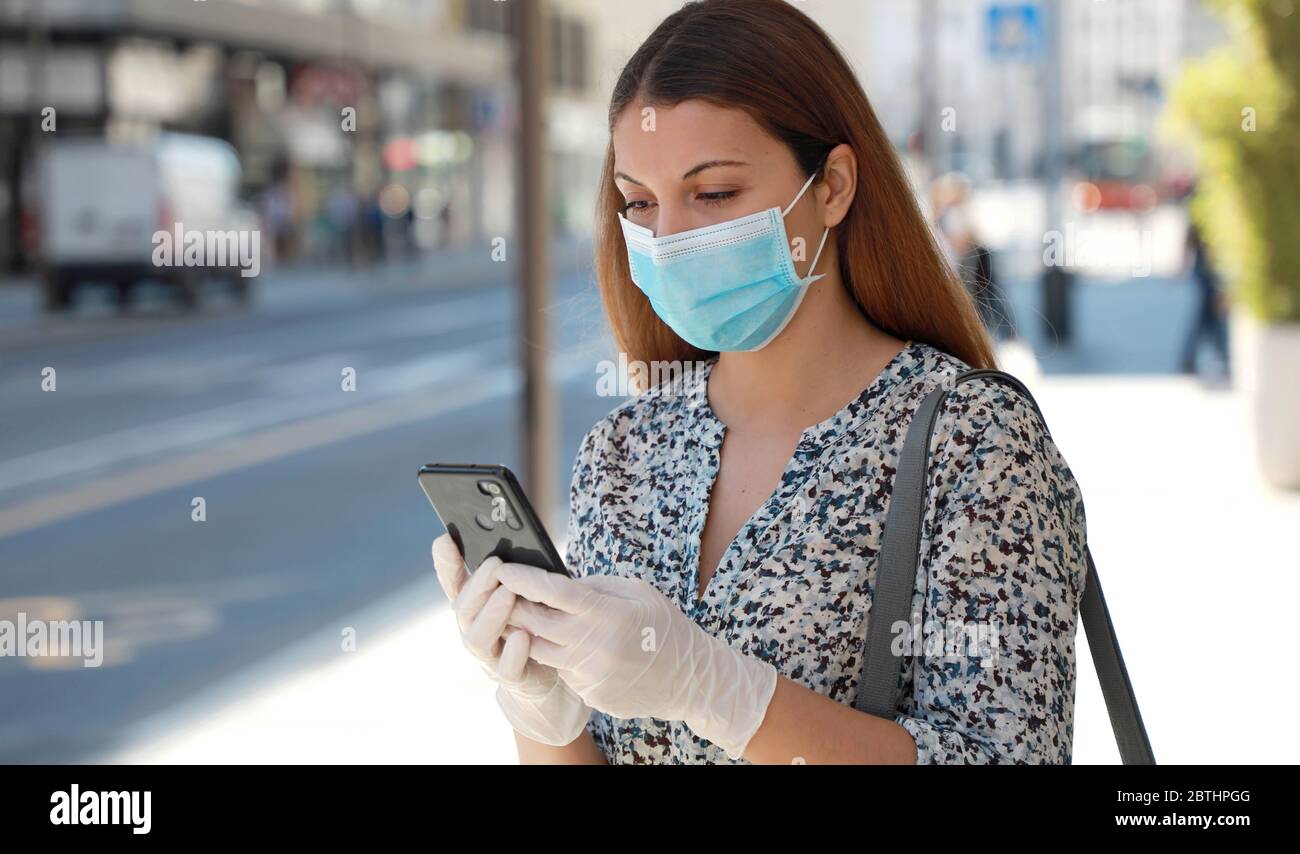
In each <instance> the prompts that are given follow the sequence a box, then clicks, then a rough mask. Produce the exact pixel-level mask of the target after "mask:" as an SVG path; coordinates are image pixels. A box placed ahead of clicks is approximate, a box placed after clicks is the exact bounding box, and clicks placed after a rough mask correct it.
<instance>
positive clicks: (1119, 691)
mask: <svg viewBox="0 0 1300 854" xmlns="http://www.w3.org/2000/svg"><path fill="white" fill-rule="evenodd" d="M980 377H984V378H988V379H991V380H995V381H997V382H1001V383H1003V384H1005V385H1009V386H1011V387H1012V388H1014V389H1015V390H1017V391H1019V392H1020V393H1021V394H1022V395H1024V397H1025V398H1026V399H1027V400H1028V401H1029V402H1030V403H1032V404H1033V406H1034V411H1036V412H1037V413H1038V417H1039V419H1041V420H1042V422H1043V429H1044V430H1047V429H1048V428H1047V420H1046V419H1044V418H1043V413H1042V410H1040V409H1039V408H1038V402H1037V401H1036V400H1034V396H1033V395H1032V394H1030V393H1029V389H1028V388H1026V387H1025V385H1024V383H1022V382H1020V380H1018V379H1016V378H1015V377H1013V376H1012V375H1011V374H1008V373H1004V372H1003V371H996V370H991V369H985V368H980V369H975V370H970V371H966V372H964V373H962V374H960V375H958V376H957V377H956V379H954V380H953V381H952V382H951V383H949V384H946V385H943V386H941V387H939V388H936V389H935V390H934V391H932V392H930V393H929V394H928V395H926V397H925V399H924V400H922V401H921V405H920V406H919V407H917V410H916V413H915V415H913V416H912V423H911V424H910V425H909V426H908V429H907V438H906V439H905V440H904V442H903V450H902V453H901V454H900V456H899V463H898V469H897V472H896V474H895V475H894V490H893V496H892V497H891V498H890V501H889V513H888V515H887V516H886V517H885V530H884V542H883V543H882V545H881V550H880V569H879V572H878V575H877V579H876V591H875V596H874V597H873V600H872V605H871V612H870V614H871V619H870V620H868V622H867V639H866V643H865V645H864V647H863V670H862V678H861V679H859V680H858V693H857V697H856V698H855V700H854V703H853V705H854V708H856V709H858V710H860V711H864V712H867V713H868V714H872V715H876V716H877V717H883V718H887V719H889V720H893V719H894V717H895V716H896V715H897V714H898V711H897V710H898V705H899V694H900V692H901V690H902V681H903V671H902V663H903V662H904V661H907V660H908V657H907V656H901V659H902V660H901V661H900V656H896V655H894V653H893V652H892V650H891V641H892V634H891V629H892V627H893V626H894V625H895V624H896V623H898V622H902V623H904V624H906V625H911V617H912V613H911V611H912V601H913V597H914V596H915V594H916V569H917V562H918V560H919V557H920V556H919V554H918V552H919V550H920V541H921V522H922V519H923V518H924V516H925V506H926V487H927V482H926V468H927V465H928V462H929V455H930V437H931V434H932V433H933V431H934V422H935V420H936V418H937V416H938V412H939V409H940V407H941V406H942V405H943V401H944V398H945V397H947V394H948V392H949V391H951V390H952V389H953V388H955V387H956V385H957V384H958V383H960V382H963V381H965V380H968V379H976V378H980ZM1048 435H1049V436H1050V435H1051V433H1050V430H1049V431H1048ZM1087 559H1088V577H1087V579H1086V580H1085V583H1084V589H1083V602H1082V603H1081V604H1080V608H1079V609H1080V615H1081V621H1082V623H1083V630H1084V631H1085V632H1086V633H1087V637H1088V648H1089V649H1090V650H1091V651H1092V661H1093V664H1094V665H1095V667H1096V669H1097V677H1098V679H1099V681H1100V682H1101V692H1102V696H1103V697H1104V698H1105V700H1106V711H1107V712H1108V713H1109V714H1110V723H1111V727H1112V728H1113V729H1114V731H1115V742H1116V744H1118V745H1119V753H1120V758H1121V759H1122V760H1123V762H1124V764H1125V765H1154V764H1155V755H1154V754H1153V753H1152V751H1151V742H1150V741H1149V740H1148V739H1147V732H1146V728H1145V727H1144V726H1143V724H1142V714H1141V712H1140V711H1138V705H1137V697H1136V696H1134V694H1133V684H1132V683H1131V682H1130V681H1129V677H1128V671H1127V670H1126V669H1125V667H1124V657H1123V655H1122V654H1121V653H1120V651H1119V639H1118V638H1117V637H1116V636H1115V626H1114V625H1113V624H1112V623H1111V620H1110V611H1109V610H1107V608H1106V599H1105V597H1104V596H1103V595H1102V590H1101V579H1100V578H1099V577H1098V576H1097V567H1096V566H1095V565H1094V564H1093V562H1092V552H1091V550H1087Z"/></svg>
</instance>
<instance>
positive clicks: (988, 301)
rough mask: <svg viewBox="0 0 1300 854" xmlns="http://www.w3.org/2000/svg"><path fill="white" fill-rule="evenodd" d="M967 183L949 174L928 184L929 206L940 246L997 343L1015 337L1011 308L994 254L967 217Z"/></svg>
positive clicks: (963, 178)
mask: <svg viewBox="0 0 1300 854" xmlns="http://www.w3.org/2000/svg"><path fill="white" fill-rule="evenodd" d="M969 200H970V183H969V182H968V181H967V179H966V177H965V176H964V175H960V174H957V173H949V174H947V175H942V176H940V177H939V178H936V179H935V180H934V182H932V184H931V192H930V207H931V213H932V215H933V216H934V218H935V224H936V226H937V228H936V231H937V233H938V236H939V240H940V243H942V244H943V247H944V250H945V251H946V252H947V254H948V260H949V262H950V263H951V264H952V265H953V267H954V268H955V269H956V270H957V273H958V275H960V276H961V280H962V284H964V285H965V286H966V290H967V291H968V292H969V293H970V295H971V297H972V298H973V299H974V300H975V307H976V308H977V309H978V310H979V314H980V319H981V320H982V321H983V322H984V326H985V328H986V329H988V330H989V332H991V333H992V334H993V336H994V337H995V338H997V339H998V340H1006V339H1008V338H1015V337H1016V327H1015V322H1014V321H1013V320H1012V316H1011V306H1010V305H1009V304H1008V303H1007V300H1006V295H1005V294H1004V293H1003V291H1002V287H1001V285H1000V284H999V282H998V279H997V275H996V273H995V272H994V268H993V252H992V251H991V250H990V249H989V248H988V247H987V246H985V245H984V244H983V243H981V242H980V241H979V240H978V238H977V236H976V233H975V227H974V224H973V223H972V222H971V215H970V206H969Z"/></svg>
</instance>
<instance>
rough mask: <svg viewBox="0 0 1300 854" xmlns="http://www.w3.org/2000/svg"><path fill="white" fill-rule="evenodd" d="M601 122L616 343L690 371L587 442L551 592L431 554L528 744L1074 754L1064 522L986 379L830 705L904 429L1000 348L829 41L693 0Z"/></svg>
mask: <svg viewBox="0 0 1300 854" xmlns="http://www.w3.org/2000/svg"><path fill="white" fill-rule="evenodd" d="M610 131H611V141H610V149H609V153H608V156H607V158H606V163H605V174H604V177H603V181H602V185H601V196H600V200H599V228H598V234H597V264H598V274H599V280H600V287H601V291H602V296H603V299H604V303H605V307H606V310H607V313H608V315H609V319H610V322H611V324H612V326H613V328H614V331H615V334H616V337H617V340H618V341H619V344H620V346H621V348H622V349H623V350H625V351H626V352H627V354H628V358H629V361H631V360H641V361H643V362H645V363H647V364H650V363H652V362H656V361H657V362H672V361H679V362H683V363H686V362H693V361H696V360H700V361H703V362H704V363H705V367H704V369H703V370H701V371H698V372H692V373H685V374H682V375H680V376H677V377H675V378H673V379H672V380H671V381H669V382H666V383H664V384H661V385H659V386H657V387H655V388H652V389H650V390H648V391H646V392H644V393H643V394H641V395H639V396H636V397H634V398H631V399H629V400H628V401H626V402H625V403H623V404H622V405H620V406H618V407H617V408H615V409H614V410H613V411H612V412H610V413H609V415H608V416H606V417H605V418H604V419H602V420H601V421H600V422H599V423H598V424H596V425H595V426H594V427H593V428H592V429H591V431H590V432H588V433H587V435H586V437H585V439H584V440H583V442H582V444H581V449H580V451H579V454H578V458H577V461H576V463H575V466H574V478H573V483H572V487H571V491H570V496H571V513H570V520H569V530H568V547H567V548H568V551H567V554H566V563H567V565H568V567H569V568H570V571H571V572H572V573H573V574H574V576H576V578H572V579H569V578H562V577H559V576H556V575H552V574H548V573H546V572H544V571H542V570H540V569H538V568H536V567H528V566H523V565H518V564H502V563H501V562H500V561H499V560H497V559H495V558H489V559H488V560H487V561H485V562H484V563H483V565H481V566H480V567H478V568H477V570H476V572H475V573H474V574H473V575H472V576H471V575H468V574H467V573H466V571H465V567H464V565H463V562H462V561H461V560H460V555H459V553H458V552H457V549H456V547H455V545H453V544H452V542H451V541H450V539H449V538H447V537H446V536H445V535H444V536H443V537H441V538H439V539H438V540H437V541H435V543H434V562H435V565H436V568H437V571H438V576H439V579H440V581H441V582H442V584H443V586H444V589H446V591H447V594H448V597H449V599H450V600H452V601H453V603H454V608H455V611H456V613H457V617H458V621H459V624H460V627H461V631H462V636H463V640H464V643H465V645H466V646H467V647H468V648H469V649H470V650H471V651H472V652H473V653H474V654H475V655H476V656H477V657H478V658H479V660H480V662H481V663H482V666H483V668H484V670H485V671H486V672H488V673H489V675H491V676H492V677H493V678H495V679H496V680H497V681H498V683H499V685H498V688H497V699H498V702H499V704H500V705H501V708H502V709H503V711H504V712H505V713H506V716H507V718H508V719H509V720H510V722H511V724H512V725H513V726H514V728H515V730H516V734H517V737H516V740H517V743H518V748H519V755H520V759H521V761H523V762H564V763H583V762H592V763H604V762H610V763H728V762H731V763H787V764H788V763H847V762H853V763H923V764H924V763H968V762H970V763H995V762H998V763H1001V762H1014V763H1044V762H1054V763H1065V762H1069V760H1070V744H1071V734H1072V725H1073V699H1074V678H1075V666H1074V630H1075V614H1076V613H1077V609H1078V603H1079V599H1080V593H1081V585H1082V582H1083V579H1084V570H1085V564H1084V561H1085V558H1084V518H1083V508H1082V505H1081V504H1080V499H1079V492H1078V489H1077V486H1076V484H1075V482H1074V479H1073V476H1072V475H1071V473H1070V470H1069V468H1068V467H1067V466H1066V464H1065V461H1064V460H1063V459H1062V458H1061V455H1060V454H1059V452H1058V451H1057V449H1056V447H1055V446H1054V445H1053V443H1052V442H1051V440H1050V437H1049V435H1048V433H1047V432H1046V430H1045V428H1044V427H1043V425H1041V424H1040V422H1039V421H1038V420H1037V418H1036V416H1035V414H1034V412H1033V408H1032V404H1030V403H1029V402H1028V401H1026V400H1024V399H1022V398H1021V397H1019V396H1018V395H1016V394H1015V393H1013V392H1010V391H1008V390H1006V389H1005V388H1004V387H1002V386H1000V385H997V384H994V383H988V382H984V381H978V380H976V381H969V382H967V383H963V384H962V385H961V386H960V387H959V388H958V389H957V390H956V391H955V392H953V393H952V394H950V395H949V396H948V398H947V403H946V405H945V407H944V408H943V409H942V410H941V412H940V414H939V418H938V421H937V426H936V432H935V439H934V442H933V444H932V448H931V458H930V463H929V466H930V467H929V502H930V503H929V505H928V510H927V515H926V518H925V522H924V525H923V529H922V538H921V544H920V547H921V556H922V558H923V559H922V561H921V567H922V569H923V573H924V578H922V579H919V584H918V595H917V599H916V602H915V606H914V622H916V623H918V624H920V625H921V628H922V631H921V632H920V634H919V636H920V638H921V639H922V640H923V644H922V646H921V647H920V648H919V649H912V650H910V651H912V652H915V654H914V655H912V656H911V657H910V658H907V659H904V661H907V662H909V663H910V666H909V667H907V668H906V669H904V668H903V667H901V666H900V671H904V672H902V675H901V676H900V678H901V679H902V683H901V684H902V688H903V691H902V694H901V696H902V697H903V698H904V700H903V705H902V707H901V708H899V709H898V710H897V715H896V716H894V717H893V718H892V719H887V718H883V717H875V716H872V715H868V714H865V713H863V712H860V711H858V710H856V709H855V708H853V699H854V693H855V690H856V687H857V682H858V679H859V675H860V673H859V671H860V668H861V666H862V654H861V651H862V644H863V640H864V638H865V637H866V624H867V620H868V619H869V617H870V607H871V601H872V590H873V585H874V581H875V577H876V570H877V555H878V553H879V550H880V544H881V532H882V527H883V524H884V519H885V514H886V512H887V510H888V507H889V497H890V492H891V488H892V478H893V466H894V465H895V464H896V462H897V459H898V454H899V451H900V449H901V446H902V442H903V438H904V435H905V432H906V429H907V425H908V423H909V420H910V417H911V415H912V413H913V411H914V410H915V408H916V406H917V405H918V404H919V402H920V401H921V399H922V398H923V397H924V396H925V394H926V393H927V392H928V391H930V390H932V389H933V388H935V387H936V386H937V385H939V384H941V383H944V382H945V381H947V380H949V379H951V378H952V377H954V376H955V375H956V374H958V373H960V372H961V371H963V370H966V369H968V368H970V367H992V366H993V364H994V360H993V355H992V352H991V346H990V343H989V340H988V338H987V336H986V333H985V332H984V330H983V328H982V326H981V324H980V320H979V317H978V315H977V313H976V310H975V307H974V306H973V304H972V302H971V300H970V297H969V295H968V294H967V293H966V292H965V290H964V289H963V288H962V286H961V284H960V282H959V280H957V278H956V277H955V275H954V274H953V272H952V270H951V268H950V267H948V266H947V265H946V264H945V262H944V261H943V260H942V257H941V254H940V250H939V248H938V247H937V245H936V243H935V240H934V237H933V235H932V233H931V232H930V231H929V229H928V227H927V226H926V224H925V223H924V221H923V219H922V216H921V213H920V211H919V209H918V207H917V205H916V203H915V201H914V199H913V197H912V196H911V194H910V190H909V186H908V184H907V182H906V181H905V179H904V176H903V173H902V171H901V168H900V166H899V163H898V160H897V158H896V156H895V154H894V153H893V151H892V149H891V148H890V146H889V143H888V140H887V138H886V137H885V134H884V132H883V131H882V129H881V127H880V124H879V122H878V121H877V119H876V117H875V115H874V113H873V112H872V110H871V107H870V105H869V104H868V103H867V100H866V96H865V95H864V94H863V91H862V89H861V87H860V86H859V84H858V82H857V81H856V79H855V78H854V76H853V74H852V71H851V70H850V68H849V66H848V65H847V63H846V62H845V61H844V59H843V57H842V56H841V55H840V54H839V52H838V51H837V49H836V48H835V47H834V45H833V44H832V42H831V40H830V39H829V38H828V37H827V35H826V34H825V33H824V32H823V31H822V30H821V29H820V28H819V27H818V26H817V25H816V24H814V23H813V22H812V21H811V20H810V19H809V18H807V17H806V16H805V15H803V14H802V13H801V12H799V11H798V10H797V9H796V8H795V7H793V6H791V5H788V4H786V3H784V2H780V0H705V2H701V3H692V4H688V5H686V6H684V7H683V8H682V9H681V10H680V11H677V12H675V13H674V14H672V15H671V16H669V17H668V18H667V19H666V20H665V21H664V22H663V23H662V24H661V25H660V26H659V27H658V29H656V30H655V32H654V33H653V34H651V36H650V37H649V38H648V39H647V40H646V42H645V43H644V44H643V45H642V46H641V47H640V48H639V49H638V50H637V52H636V54H635V55H634V56H633V57H632V59H631V60H630V61H629V62H628V64H627V67H626V68H624V70H623V73H622V75H621V77H620V78H619V80H618V82H617V84H616V86H615V89H614V94H613V100H612V103H611V105H610ZM827 235H829V236H830V237H829V239H827ZM787 241H788V242H787ZM945 624H956V625H957V626H958V627H959V628H961V629H965V628H968V627H976V628H979V627H983V628H985V629H987V628H989V627H995V628H997V630H998V635H997V639H998V643H997V649H996V650H994V652H995V653H996V654H995V655H988V654H987V653H988V652H989V650H988V647H987V645H985V646H983V647H981V648H980V649H978V650H969V651H959V652H958V653H956V654H953V653H952V649H951V646H949V645H945V644H944V643H943V641H944V640H945V634H946V632H947V631H948V628H949V627H948V626H947V625H945ZM936 641H937V642H938V643H936Z"/></svg>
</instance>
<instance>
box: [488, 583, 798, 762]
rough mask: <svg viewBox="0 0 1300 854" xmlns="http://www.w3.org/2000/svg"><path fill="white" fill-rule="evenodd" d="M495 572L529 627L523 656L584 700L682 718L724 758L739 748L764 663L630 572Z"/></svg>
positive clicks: (761, 688)
mask: <svg viewBox="0 0 1300 854" xmlns="http://www.w3.org/2000/svg"><path fill="white" fill-rule="evenodd" d="M496 577H497V579H498V581H499V582H500V584H501V585H502V586H503V587H505V588H507V589H509V590H513V591H514V592H515V593H517V594H519V595H520V596H521V597H523V598H522V599H520V600H518V601H517V602H516V603H515V605H514V610H513V612H512V613H511V615H510V618H509V624H510V625H512V626H518V627H520V628H522V629H526V630H527V631H528V633H529V634H531V635H532V636H533V637H532V643H531V652H530V653H529V654H530V655H531V656H532V658H533V660H534V661H537V662H540V663H542V664H546V665H550V666H553V667H554V668H555V669H556V670H558V671H559V674H560V677H561V678H562V679H563V680H564V682H566V683H567V684H568V685H569V686H570V687H571V688H572V689H573V690H574V691H576V692H577V693H578V695H579V696H581V697H582V699H583V700H585V701H586V702H587V703H588V704H589V705H590V706H592V707H594V708H596V709H599V710H600V711H602V712H605V713H606V714H609V715H613V716H614V717H619V718H636V717H652V718H659V719H660V720H680V721H684V722H685V723H686V725H687V726H689V727H690V728H691V730H692V731H694V732H695V734H696V735H698V736H700V737H702V738H707V739H708V740H709V741H712V742H713V743H714V744H716V745H718V746H719V747H721V748H722V749H723V750H725V751H726V752H727V755H728V756H730V757H731V758H732V759H739V758H740V757H741V756H742V755H743V754H744V751H745V747H746V745H747V744H748V743H749V740H750V738H751V737H752V736H753V735H754V732H755V731H756V730H757V729H758V727H759V725H760V724H762V722H763V717H764V715H765V714H766V713H767V706H768V703H769V702H770V701H771V699H772V693H773V691H775V690H776V678H777V673H776V668H775V667H773V666H772V665H771V664H769V663H768V662H766V661H761V660H759V659H757V658H751V657H749V656H746V655H743V654H742V653H740V652H738V651H736V650H734V649H732V648H731V647H730V646H728V645H727V644H726V643H724V642H723V641H721V640H719V639H718V638H716V637H714V636H713V635H711V634H709V633H708V632H706V631H705V630H704V629H702V628H700V626H699V625H697V624H696V623H695V622H694V621H693V620H691V619H690V618H689V617H687V616H686V615H685V614H683V613H682V611H681V609H680V608H678V607H677V606H676V605H675V604H673V603H672V602H671V601H669V600H668V598H667V597H665V596H664V595H663V594H662V593H660V592H659V590H657V589H656V588H655V587H653V586H651V585H650V584H648V583H647V582H645V581H642V580H639V579H632V578H624V577H621V576H607V575H594V576H586V577H583V578H577V579H575V578H567V577H565V576H561V575H557V574H556V573H552V572H547V571H546V570H544V569H540V568H538V567H532V566H524V565H522V564H516V563H507V564H502V566H501V567H500V568H499V569H498V570H497V575H496ZM529 600H531V601H529Z"/></svg>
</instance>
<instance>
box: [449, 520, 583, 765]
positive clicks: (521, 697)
mask: <svg viewBox="0 0 1300 854" xmlns="http://www.w3.org/2000/svg"><path fill="white" fill-rule="evenodd" d="M502 565H503V564H502V562H501V559H500V558H498V557H490V558H488V559H487V560H485V561H483V563H482V564H480V565H479V568H478V569H477V570H476V571H475V572H474V574H473V575H472V576H471V575H470V574H469V573H467V572H466V571H465V560H464V558H463V557H462V556H461V553H460V549H459V548H457V547H456V543H455V541H454V540H452V538H451V536H450V535H449V534H443V535H442V536H441V537H438V538H437V539H436V540H434V541H433V566H434V569H435V570H436V571H437V574H438V583H439V584H441V585H442V589H443V592H444V593H446V594H447V601H448V602H450V603H451V607H452V610H453V611H454V612H455V614H456V624H457V626H458V627H459V628H460V636H461V643H462V644H464V646H465V648H466V649H468V650H469V651H470V654H471V655H473V656H474V658H476V659H477V660H478V662H479V666H480V667H481V668H482V669H483V672H484V673H486V674H487V675H488V676H489V677H490V678H491V679H492V680H493V681H494V682H496V683H497V692H496V700H497V705H498V706H500V707H501V711H502V712H504V713H505V716H506V718H507V720H509V721H510V725H511V726H513V727H514V728H515V730H516V731H517V732H519V733H520V734H521V735H524V736H527V737H528V738H531V739H532V740H533V741H538V742H541V743H542V744H549V745H553V746H557V747H561V746H563V745H566V744H568V743H570V742H571V741H573V740H574V739H575V738H577V737H578V736H579V735H581V734H582V730H583V729H584V728H585V727H586V725H587V720H588V718H589V717H590V715H591V709H590V707H588V706H587V704H586V703H584V702H583V700H582V698H581V697H579V696H578V695H577V694H575V693H574V692H573V690H572V689H570V688H569V686H567V685H565V684H564V682H563V680H561V679H560V678H559V677H558V675H557V674H556V672H555V668H554V667H550V666H548V665H545V664H540V663H538V662H536V661H533V660H532V659H530V658H529V642H530V640H531V639H530V638H529V636H528V633H527V632H525V631H522V630H521V629H518V628H515V627H512V626H508V625H507V623H506V621H507V618H508V617H509V616H510V612H511V609H512V608H513V607H514V605H515V600H516V597H515V594H514V593H513V592H511V591H510V590H509V589H507V588H505V587H502V586H501V584H500V583H499V582H498V581H497V578H496V573H497V571H498V570H499V569H500V567H501V566H502ZM543 571H544V570H540V569H539V570H538V572H543ZM503 638H504V640H503Z"/></svg>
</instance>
